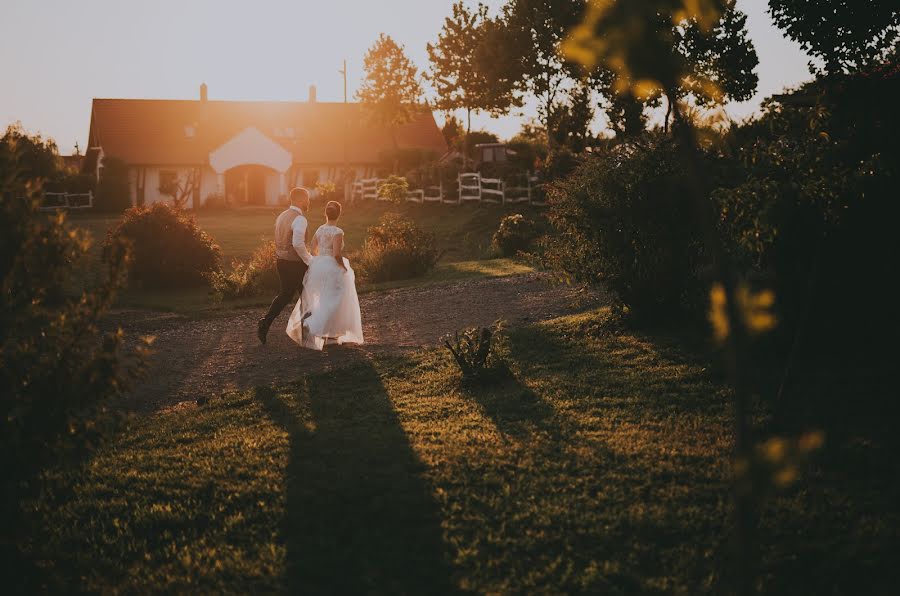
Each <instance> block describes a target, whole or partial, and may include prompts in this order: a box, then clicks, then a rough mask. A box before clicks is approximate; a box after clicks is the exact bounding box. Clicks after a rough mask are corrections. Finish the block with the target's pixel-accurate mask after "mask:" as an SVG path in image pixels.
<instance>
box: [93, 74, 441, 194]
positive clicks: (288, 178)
mask: <svg viewBox="0 0 900 596" xmlns="http://www.w3.org/2000/svg"><path fill="white" fill-rule="evenodd" d="M88 142H89V145H88V151H87V152H86V159H85V161H84V164H85V167H87V168H88V169H89V170H91V171H92V172H96V173H97V174H98V175H100V176H102V163H103V160H104V159H107V158H110V157H114V158H117V159H120V160H122V161H124V162H125V163H127V164H128V171H129V185H130V192H131V202H132V204H135V205H144V204H151V203H153V202H156V201H166V200H171V199H172V197H173V195H174V194H178V195H179V197H187V201H186V202H187V204H188V205H191V206H199V205H203V204H204V203H205V202H206V201H207V200H208V199H209V198H210V197H222V198H227V199H228V200H229V201H230V202H231V203H233V204H237V205H275V204H277V203H278V202H279V201H280V199H281V198H282V197H284V196H285V195H286V194H287V192H288V190H289V189H290V188H292V187H294V186H306V187H308V188H310V189H312V188H315V186H316V184H317V183H319V182H334V183H335V184H336V185H337V186H338V187H339V188H340V186H341V185H342V184H343V181H344V176H343V172H345V171H347V172H348V173H349V174H348V177H349V178H350V179H351V180H352V179H360V178H368V177H371V176H374V175H375V171H376V169H377V168H378V167H379V165H380V164H382V163H384V162H385V155H388V154H390V152H393V151H397V150H421V151H423V152H425V153H428V154H433V157H434V158H435V159H437V158H440V157H441V156H442V155H444V154H445V153H446V152H447V144H446V142H445V141H444V137H443V135H442V134H441V131H440V129H439V128H438V126H437V123H436V122H435V120H434V116H433V114H432V113H431V112H430V111H421V112H418V113H416V114H414V116H413V117H412V119H411V121H410V122H408V123H406V124H403V125H399V126H393V127H389V126H380V125H377V124H374V123H372V122H371V120H370V119H369V118H368V117H367V114H366V113H365V111H364V110H363V108H362V106H361V105H360V104H358V103H333V102H318V101H316V94H315V87H310V94H309V99H308V101H305V102H303V101H299V102H267V101H215V100H210V99H209V98H208V96H207V87H206V85H205V84H204V85H201V87H200V98H199V99H198V100H156V99H94V101H93V106H92V109H91V128H90V134H89V141H88ZM345 164H346V169H345ZM88 166H89V167H88Z"/></svg>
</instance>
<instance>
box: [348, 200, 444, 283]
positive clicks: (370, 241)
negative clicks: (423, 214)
mask: <svg viewBox="0 0 900 596" xmlns="http://www.w3.org/2000/svg"><path fill="white" fill-rule="evenodd" d="M439 258H440V253H439V252H438V250H437V248H436V247H435V237H434V234H433V233H431V232H426V231H424V230H422V229H421V228H419V227H418V226H417V225H416V223H415V222H414V221H413V220H412V219H409V218H408V217H404V216H403V215H400V214H399V213H392V212H388V213H385V214H384V215H382V216H381V219H380V220H379V221H378V225H377V226H373V227H371V228H369V235H368V238H367V239H366V244H365V246H364V247H363V249H362V251H361V252H360V254H359V256H358V257H357V259H356V262H357V263H358V270H359V271H360V274H361V275H362V276H363V277H364V278H365V279H366V280H367V281H368V282H371V283H378V282H382V281H394V280H398V279H409V278H412V277H419V276H422V275H425V274H426V273H428V272H429V271H431V270H432V269H433V268H434V266H435V264H437V261H438V259H439Z"/></svg>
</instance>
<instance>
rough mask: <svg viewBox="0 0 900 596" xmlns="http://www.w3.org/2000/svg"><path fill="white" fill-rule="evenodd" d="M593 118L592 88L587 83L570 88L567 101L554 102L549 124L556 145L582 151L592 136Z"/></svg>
mask: <svg viewBox="0 0 900 596" xmlns="http://www.w3.org/2000/svg"><path fill="white" fill-rule="evenodd" d="M593 119H594V108H593V97H592V93H591V89H590V87H588V86H587V85H585V84H578V85H577V86H575V87H572V88H571V89H569V90H568V92H567V93H566V99H565V101H562V102H557V103H554V104H553V106H552V108H551V111H550V115H549V116H548V126H549V128H550V134H551V135H552V136H553V139H554V142H555V144H556V145H558V146H565V147H568V148H569V149H570V150H571V151H572V152H574V153H581V152H582V151H584V148H585V147H586V146H587V143H588V139H589V138H590V135H591V131H590V126H591V121H593Z"/></svg>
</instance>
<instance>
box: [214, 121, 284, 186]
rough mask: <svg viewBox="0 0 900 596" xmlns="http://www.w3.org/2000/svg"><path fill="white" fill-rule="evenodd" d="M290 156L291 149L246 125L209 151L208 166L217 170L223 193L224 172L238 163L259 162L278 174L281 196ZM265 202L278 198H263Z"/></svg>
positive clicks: (241, 164) (247, 164)
mask: <svg viewBox="0 0 900 596" xmlns="http://www.w3.org/2000/svg"><path fill="white" fill-rule="evenodd" d="M292 162H293V158H292V156H291V153H290V151H288V150H287V149H285V148H284V147H282V146H281V145H279V144H278V143H276V142H275V141H273V140H272V139H270V138H269V137H267V136H266V135H264V134H263V133H262V132H260V131H259V129H257V128H254V127H250V128H245V129H244V130H242V131H241V132H239V133H238V134H236V135H235V136H233V137H232V138H231V139H229V140H228V141H226V142H225V143H223V144H222V145H221V146H219V147H218V148H217V149H215V150H214V151H212V152H211V153H210V154H209V165H210V167H212V169H213V170H214V171H215V173H216V190H217V192H218V193H219V194H220V195H221V196H224V195H225V172H227V171H228V170H231V169H232V168H236V167H238V166H249V165H260V166H265V167H267V168H270V169H272V170H274V171H275V172H277V173H278V177H279V183H278V187H279V193H280V196H284V195H286V194H287V172H288V170H289V169H290V167H291V163H292ZM266 199H267V201H266V202H268V203H274V202H277V199H278V197H274V200H272V199H273V198H272V197H268V196H267V197H266Z"/></svg>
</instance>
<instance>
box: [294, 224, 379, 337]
mask: <svg viewBox="0 0 900 596" xmlns="http://www.w3.org/2000/svg"><path fill="white" fill-rule="evenodd" d="M338 236H340V242H341V243H342V246H343V242H344V231H343V230H342V229H340V228H339V227H337V226H333V225H329V224H324V225H322V226H320V227H319V229H318V230H316V234H315V241H314V244H316V245H318V247H319V254H318V256H315V257H313V259H312V263H310V265H309V270H308V271H307V272H306V277H305V278H304V279H303V292H302V293H301V296H300V300H298V301H297V305H296V306H294V310H293V312H292V313H291V318H290V319H289V320H288V324H287V334H288V335H289V336H290V337H291V339H293V340H294V341H295V342H297V343H298V344H300V345H301V346H302V347H304V348H310V349H313V350H322V349H323V348H324V347H325V344H326V343H330V342H336V343H339V344H344V343H354V344H361V343H363V332H362V316H361V315H360V312H359V297H358V296H357V295H356V275H355V274H354V273H353V269H351V268H350V261H348V260H347V259H344V266H346V267H347V270H346V271H344V270H343V269H342V268H341V266H340V265H338V263H337V260H336V259H335V258H334V240H335V238H336V237H338ZM307 313H308V315H307ZM304 315H306V317H305V320H304ZM304 326H305V327H306V329H305V330H304V329H303V327H304Z"/></svg>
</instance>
